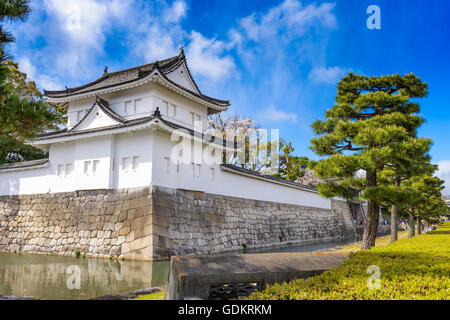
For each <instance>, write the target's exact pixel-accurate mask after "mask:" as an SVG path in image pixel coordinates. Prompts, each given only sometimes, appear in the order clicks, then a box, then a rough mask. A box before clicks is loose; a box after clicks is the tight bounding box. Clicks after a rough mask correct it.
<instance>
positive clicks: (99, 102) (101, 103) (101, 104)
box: [68, 96, 127, 132]
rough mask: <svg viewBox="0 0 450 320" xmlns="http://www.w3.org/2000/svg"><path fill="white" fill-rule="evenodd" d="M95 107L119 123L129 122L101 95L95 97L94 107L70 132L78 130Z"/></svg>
mask: <svg viewBox="0 0 450 320" xmlns="http://www.w3.org/2000/svg"><path fill="white" fill-rule="evenodd" d="M95 107H98V108H99V109H100V110H102V111H103V112H104V113H105V114H106V115H107V116H108V117H110V118H111V119H113V120H115V121H117V122H119V123H125V122H127V120H126V119H125V118H123V117H121V116H120V115H118V114H117V113H115V112H114V111H113V110H111V108H110V107H109V103H108V101H106V100H104V99H102V98H100V97H99V96H97V97H96V98H95V102H94V104H93V105H92V107H91V108H90V109H89V110H88V111H87V112H86V114H85V115H84V117H83V118H81V119H80V121H78V123H77V124H75V125H74V126H73V127H72V128H70V129H69V130H68V132H71V131H74V130H76V129H77V128H78V127H79V126H80V124H82V123H83V122H84V121H85V119H86V118H87V117H88V116H89V115H90V114H91V113H92V111H93V110H94V109H95Z"/></svg>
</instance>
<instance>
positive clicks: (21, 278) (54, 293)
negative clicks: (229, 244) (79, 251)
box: [0, 242, 342, 300]
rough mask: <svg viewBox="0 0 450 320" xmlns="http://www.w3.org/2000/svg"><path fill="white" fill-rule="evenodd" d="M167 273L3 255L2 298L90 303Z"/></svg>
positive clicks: (130, 265)
mask: <svg viewBox="0 0 450 320" xmlns="http://www.w3.org/2000/svg"><path fill="white" fill-rule="evenodd" d="M341 244H342V243H336V242H322V243H312V244H305V245H292V246H288V247H284V248H267V249H253V250H252V249H249V250H246V251H245V253H247V254H254V253H269V252H311V251H316V250H323V249H327V248H332V247H336V246H338V245H341ZM234 253H244V252H234ZM168 273H169V261H155V262H149V261H115V260H108V259H95V258H83V257H80V258H78V259H77V258H75V257H73V256H72V257H67V256H55V255H41V254H27V253H0V296H16V297H31V298H36V299H45V300H48V299H49V300H54V299H58V300H79V299H91V298H97V297H101V296H105V295H116V294H119V293H124V292H129V291H134V290H138V289H143V288H150V287H157V286H161V285H165V284H167V279H168ZM77 281H78V282H77Z"/></svg>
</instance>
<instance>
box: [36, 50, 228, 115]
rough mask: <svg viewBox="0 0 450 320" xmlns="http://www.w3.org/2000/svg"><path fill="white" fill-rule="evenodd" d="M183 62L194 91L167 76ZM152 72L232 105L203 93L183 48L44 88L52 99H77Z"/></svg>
mask: <svg viewBox="0 0 450 320" xmlns="http://www.w3.org/2000/svg"><path fill="white" fill-rule="evenodd" d="M183 63H184V64H185V65H186V69H187V71H188V74H189V77H190V79H191V80H192V83H193V85H194V86H195V90H194V91H193V90H190V89H188V88H185V87H183V86H181V85H180V84H178V83H176V82H174V81H172V80H170V79H169V78H167V77H166V75H167V74H169V73H170V72H172V71H174V70H175V69H177V68H178V67H179V66H180V65H182V64H183ZM156 71H157V72H156ZM152 74H158V75H160V76H161V77H162V78H163V80H165V81H167V82H168V83H170V84H171V85H174V86H176V87H178V88H180V89H182V90H183V91H185V92H186V93H189V94H191V95H193V96H195V97H197V98H200V99H202V100H203V101H205V102H207V103H210V104H212V105H215V106H218V107H220V108H224V109H226V107H228V106H229V105H230V102H229V100H220V99H215V98H212V97H209V96H207V95H204V94H202V93H201V91H200V89H199V88H198V86H197V84H196V82H195V80H194V78H193V77H192V74H191V72H190V70H189V67H188V66H187V63H186V57H185V55H184V51H183V49H182V48H181V49H180V54H179V55H177V56H174V57H171V58H168V59H165V60H161V61H155V62H152V63H149V64H145V65H142V66H138V67H134V68H130V69H125V70H121V71H117V72H112V73H108V72H106V70H105V73H104V74H103V76H101V77H100V78H98V79H97V80H94V81H92V82H90V83H87V84H85V85H82V86H78V87H74V88H66V89H65V90H56V91H49V90H44V95H45V96H46V97H47V98H49V100H50V101H53V102H63V101H68V100H71V99H75V98H76V97H78V96H84V95H86V94H89V93H95V92H99V91H102V90H105V89H108V88H114V87H118V86H122V85H125V84H134V83H135V82H139V80H142V79H145V78H146V77H148V76H149V75H152Z"/></svg>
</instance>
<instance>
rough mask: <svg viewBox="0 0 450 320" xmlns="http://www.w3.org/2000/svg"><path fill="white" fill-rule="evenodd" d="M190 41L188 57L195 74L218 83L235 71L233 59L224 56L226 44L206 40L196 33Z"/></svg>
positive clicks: (187, 50) (191, 36)
mask: <svg viewBox="0 0 450 320" xmlns="http://www.w3.org/2000/svg"><path fill="white" fill-rule="evenodd" d="M189 40H190V43H189V45H188V47H187V49H186V55H187V58H188V63H189V67H191V68H192V70H193V72H194V73H195V74H198V75H201V76H203V77H206V78H208V79H211V80H214V81H218V80H222V79H226V78H228V77H229V76H230V74H231V73H232V72H233V71H234V70H235V64H234V61H233V58H232V57H231V56H229V55H224V51H225V49H226V44H225V43H224V42H222V41H219V40H216V39H208V38H205V37H204V36H203V35H202V34H201V33H199V32H196V31H192V32H191V34H190V37H189Z"/></svg>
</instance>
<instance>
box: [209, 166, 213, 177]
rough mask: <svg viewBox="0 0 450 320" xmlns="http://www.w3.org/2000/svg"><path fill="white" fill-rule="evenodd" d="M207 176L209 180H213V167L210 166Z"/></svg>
mask: <svg viewBox="0 0 450 320" xmlns="http://www.w3.org/2000/svg"><path fill="white" fill-rule="evenodd" d="M209 178H210V179H211V180H214V168H210V169H209Z"/></svg>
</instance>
